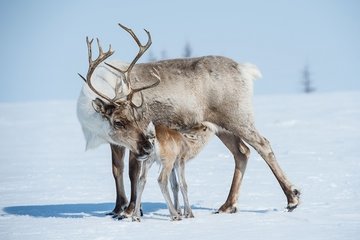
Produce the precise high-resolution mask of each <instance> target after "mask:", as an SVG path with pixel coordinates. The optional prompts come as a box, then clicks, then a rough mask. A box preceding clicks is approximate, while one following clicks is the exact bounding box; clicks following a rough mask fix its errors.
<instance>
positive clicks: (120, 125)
mask: <svg viewBox="0 0 360 240" xmlns="http://www.w3.org/2000/svg"><path fill="white" fill-rule="evenodd" d="M114 128H115V129H121V128H125V124H124V122H123V121H119V120H115V121H114Z"/></svg>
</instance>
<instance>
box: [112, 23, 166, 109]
mask: <svg viewBox="0 0 360 240" xmlns="http://www.w3.org/2000/svg"><path fill="white" fill-rule="evenodd" d="M119 26H120V27H121V28H122V29H124V30H125V31H126V32H128V33H129V34H130V35H131V36H132V38H133V39H134V40H135V42H136V44H137V45H138V47H139V52H138V54H137V55H136V56H135V58H134V60H132V62H131V63H130V65H129V67H128V68H127V69H126V70H121V69H119V68H117V67H115V66H113V65H111V64H109V63H105V64H106V65H107V66H109V67H111V68H112V69H114V70H116V71H118V72H120V73H122V74H124V77H125V79H124V82H125V83H126V85H127V87H128V89H130V93H129V94H128V96H127V100H129V101H130V103H131V106H133V107H135V108H140V107H141V106H142V105H143V103H144V97H143V95H142V93H141V92H140V91H142V90H145V89H148V88H152V87H155V86H157V85H158V84H159V83H160V75H159V71H158V69H155V68H153V71H152V72H151V75H152V76H154V77H155V78H156V79H157V81H156V82H154V83H153V84H151V85H149V86H145V87H141V88H136V89H132V88H131V86H130V83H131V81H130V73H131V70H132V69H133V67H134V65H135V64H136V62H137V61H138V60H139V59H140V57H141V56H142V55H143V54H144V53H145V52H146V50H148V49H149V47H150V46H151V44H152V41H151V35H150V32H149V31H147V30H146V29H144V30H145V32H146V34H147V35H148V41H147V43H146V44H145V45H142V44H141V42H140V40H139V39H138V37H137V36H136V35H135V33H134V32H133V31H132V30H131V29H130V28H127V27H125V26H124V25H122V24H120V23H119ZM136 92H140V93H141V104H140V105H139V106H136V105H135V104H133V103H132V101H131V100H132V97H133V95H134V93H136ZM114 100H115V99H114Z"/></svg>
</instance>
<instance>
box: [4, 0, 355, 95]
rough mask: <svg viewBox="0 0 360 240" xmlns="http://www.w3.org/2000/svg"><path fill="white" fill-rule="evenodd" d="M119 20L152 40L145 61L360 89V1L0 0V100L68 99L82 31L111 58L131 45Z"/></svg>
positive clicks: (81, 68)
mask: <svg viewBox="0 0 360 240" xmlns="http://www.w3.org/2000/svg"><path fill="white" fill-rule="evenodd" d="M117 23H122V24H124V25H126V26H128V27H129V28H132V29H133V30H134V31H135V33H136V34H137V35H138V37H139V38H140V39H141V40H142V41H143V42H145V41H146V34H145V33H144V31H143V29H144V28H145V29H147V30H149V31H150V32H151V35H152V39H153V44H152V46H151V48H150V49H149V52H148V53H146V54H145V55H144V56H143V58H142V59H141V60H140V62H147V61H149V59H151V57H155V58H157V59H161V58H178V57H182V55H183V53H184V48H185V45H186V44H187V43H188V44H190V46H191V49H192V55H193V56H194V57H197V56H204V55H222V56H226V57H230V58H232V59H234V60H236V61H238V62H251V63H253V64H255V65H257V66H258V67H259V68H260V70H261V72H262V73H263V78H262V79H261V80H259V81H256V82H255V89H254V91H255V94H294V93H301V92H302V84H301V81H302V71H303V69H304V67H305V66H306V65H307V66H309V70H310V74H311V79H312V80H313V86H314V87H315V88H316V91H317V92H329V91H349V90H360V79H359V74H357V70H358V69H359V68H360V1H356V0H338V1H335V0H316V1H312V0H302V1H300V0H293V1H291V0H274V1H265V0H263V1H261V0H252V1H242V0H222V1H202V0H201V1H200V0H199V1H194V0H181V1H165V0H164V1H161V0H153V1H146V0H134V1H124V0H104V1H92V0H86V1H70V0H68V1H46V0H32V1H25V0H12V1H0V34H1V35H0V52H1V57H0V70H1V74H0V102H14V101H15V102H22V101H47V100H75V99H76V98H77V97H78V95H79V92H80V89H81V85H82V80H81V79H80V78H79V77H78V75H77V73H78V72H80V73H83V74H85V73H86V71H87V48H86V43H85V38H86V36H89V37H94V38H95V37H98V38H99V39H100V40H101V43H102V45H103V46H104V48H106V46H108V44H111V45H112V47H113V49H114V50H115V54H114V55H113V56H112V59H119V60H123V61H131V60H132V59H133V57H134V56H135V55H136V53H137V51H138V49H137V46H136V45H135V43H134V42H133V40H132V39H131V37H130V36H129V35H128V34H127V33H126V32H124V31H123V30H121V29H120V28H119V27H118V26H117Z"/></svg>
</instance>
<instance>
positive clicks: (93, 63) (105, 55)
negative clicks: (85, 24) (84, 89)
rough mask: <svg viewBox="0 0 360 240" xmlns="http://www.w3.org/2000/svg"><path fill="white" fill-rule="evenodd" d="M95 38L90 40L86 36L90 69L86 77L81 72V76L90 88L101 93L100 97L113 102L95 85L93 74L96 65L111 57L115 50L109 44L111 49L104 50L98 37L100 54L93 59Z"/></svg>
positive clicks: (98, 93)
mask: <svg viewBox="0 0 360 240" xmlns="http://www.w3.org/2000/svg"><path fill="white" fill-rule="evenodd" d="M93 40H94V39H91V40H90V41H89V38H88V37H86V44H87V47H88V59H89V69H88V72H87V74H86V79H85V78H84V77H83V76H82V75H81V74H79V76H80V77H81V78H82V79H83V80H84V81H85V82H86V83H87V85H88V86H89V87H90V89H91V90H92V91H93V92H94V93H96V94H97V95H99V96H100V97H102V98H104V99H106V100H107V101H108V102H110V103H111V102H113V101H112V100H111V99H110V98H109V97H107V96H106V95H104V94H102V93H101V92H99V91H97V90H96V89H95V88H94V86H93V85H92V83H91V76H92V74H93V73H94V71H95V69H96V67H97V66H98V65H99V64H100V63H101V62H103V61H105V60H106V59H107V58H108V57H110V56H111V55H112V54H113V53H114V51H112V50H111V45H109V50H108V51H107V52H105V53H104V52H103V50H102V47H101V45H100V41H99V39H98V38H97V39H96V41H97V44H98V48H99V56H98V57H97V58H96V59H95V60H92V47H91V45H92V42H93Z"/></svg>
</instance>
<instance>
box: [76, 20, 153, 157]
mask: <svg viewBox="0 0 360 240" xmlns="http://www.w3.org/2000/svg"><path fill="white" fill-rule="evenodd" d="M119 26H120V27H121V28H123V29H124V30H125V31H127V32H128V33H129V34H130V35H131V36H132V37H133V39H134V40H135V42H136V43H137V45H138V46H139V52H138V54H137V55H136V56H135V58H134V59H133V61H132V62H131V63H130V64H129V66H128V67H127V69H125V70H122V69H119V68H117V67H115V66H113V65H111V64H108V63H106V62H104V61H105V60H106V59H107V58H108V57H110V56H111V55H112V54H113V53H114V51H112V50H111V46H110V47H109V50H108V51H107V52H105V53H104V52H103V50H102V48H101V46H100V43H99V40H98V39H97V44H98V48H99V56H98V57H97V58H96V59H95V60H92V49H91V44H92V42H93V40H90V41H89V39H88V38H86V42H87V46H88V59H89V68H88V72H87V75H86V78H85V77H83V76H82V75H80V74H79V75H80V77H81V78H82V79H83V80H84V81H85V82H86V84H87V85H88V86H89V88H90V89H91V90H92V91H93V92H94V93H95V94H97V95H98V96H99V97H97V98H96V99H94V100H93V101H92V106H93V108H94V110H95V111H96V112H97V113H99V114H100V115H101V116H102V117H103V118H105V119H107V120H108V121H109V123H110V126H111V131H110V133H109V136H110V137H111V138H112V139H113V141H115V142H116V143H118V144H121V145H123V146H126V147H129V148H130V149H131V150H132V151H134V152H139V150H138V149H139V148H138V145H139V144H143V145H145V149H146V144H147V141H146V138H145V137H144V133H143V131H142V130H141V127H140V124H139V123H140V122H141V121H142V119H143V113H144V111H145V110H146V106H144V97H143V94H142V90H145V89H148V88H152V87H155V86H157V85H158V84H159V83H160V76H159V72H158V70H157V69H155V68H154V69H152V70H151V72H150V75H151V76H153V77H155V79H156V81H155V82H154V83H153V84H151V85H148V86H143V87H140V88H132V86H131V70H132V69H133V67H134V65H135V64H136V62H137V61H138V60H139V59H140V57H141V56H142V55H143V54H144V53H145V51H146V50H147V49H148V48H149V47H150V45H151V43H152V42H151V35H150V33H149V32H148V31H147V30H145V32H146V34H147V35H148V41H147V43H146V44H145V45H142V44H141V43H140V41H139V39H138V38H137V37H136V35H135V34H134V32H133V31H132V30H131V29H129V28H127V27H125V26H123V25H121V24H119ZM102 62H104V64H105V65H107V66H108V67H110V68H111V69H113V70H115V71H117V72H118V74H117V76H118V77H119V81H117V83H116V85H115V88H114V91H115V96H114V97H113V98H110V97H108V96H106V95H105V94H103V93H101V92H100V91H98V90H96V88H95V87H94V86H93V84H92V82H91V76H92V74H93V72H94V70H95V69H96V67H97V66H98V65H99V64H100V63H102ZM135 93H139V94H140V96H141V103H140V104H139V105H136V104H135V103H134V102H133V97H134V94H135ZM143 148H144V147H141V149H143Z"/></svg>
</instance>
